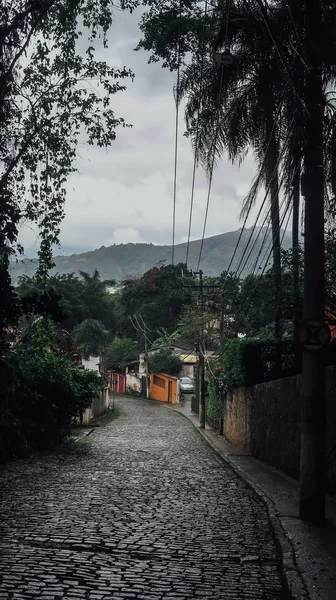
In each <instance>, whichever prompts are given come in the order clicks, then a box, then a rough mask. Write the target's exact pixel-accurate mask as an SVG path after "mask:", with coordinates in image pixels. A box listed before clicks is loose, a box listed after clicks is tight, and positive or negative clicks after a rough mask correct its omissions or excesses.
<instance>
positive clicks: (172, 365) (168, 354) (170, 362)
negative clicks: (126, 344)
mask: <svg viewBox="0 0 336 600" xmlns="http://www.w3.org/2000/svg"><path fill="white" fill-rule="evenodd" d="M148 362H149V365H148V366H149V372H150V373H166V374H167V375H177V374H178V373H180V371H181V368H182V361H181V360H180V358H179V357H178V356H177V355H176V354H173V352H172V351H171V350H169V349H162V350H159V351H158V352H155V354H152V355H151V356H150V358H149V361H148Z"/></svg>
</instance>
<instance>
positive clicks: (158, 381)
mask: <svg viewBox="0 0 336 600" xmlns="http://www.w3.org/2000/svg"><path fill="white" fill-rule="evenodd" d="M149 397H150V399H151V400H159V402H170V403H171V404H176V403H177V402H178V379H177V377H173V375H165V374H164V373H155V374H152V375H151V376H150V391H149Z"/></svg>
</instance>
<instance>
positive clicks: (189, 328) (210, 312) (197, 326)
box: [178, 303, 219, 342]
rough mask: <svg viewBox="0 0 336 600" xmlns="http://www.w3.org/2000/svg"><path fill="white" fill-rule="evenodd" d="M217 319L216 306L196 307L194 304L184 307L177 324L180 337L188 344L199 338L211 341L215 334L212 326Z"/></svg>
mask: <svg viewBox="0 0 336 600" xmlns="http://www.w3.org/2000/svg"><path fill="white" fill-rule="evenodd" d="M218 319H219V315H218V313H217V311H216V306H212V305H211V306H198V305H197V304H195V303H194V304H190V305H187V306H184V307H183V309H182V312H181V314H180V318H179V322H178V331H179V333H180V337H181V338H182V339H184V340H189V341H190V342H197V340H199V339H201V338H202V339H204V340H205V341H211V340H212V339H213V337H214V335H215V334H216V331H215V330H214V327H213V324H214V322H215V321H216V320H218Z"/></svg>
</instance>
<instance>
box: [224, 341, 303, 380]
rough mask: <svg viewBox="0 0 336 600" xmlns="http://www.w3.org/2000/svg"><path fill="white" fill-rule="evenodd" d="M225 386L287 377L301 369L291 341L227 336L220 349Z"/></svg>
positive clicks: (299, 360) (299, 358) (298, 355)
mask: <svg viewBox="0 0 336 600" xmlns="http://www.w3.org/2000/svg"><path fill="white" fill-rule="evenodd" d="M221 364H222V366H223V368H224V372H225V375H226V378H227V385H228V389H234V388H237V387H240V386H243V385H245V386H246V385H255V384H256V383H262V382H263V381H270V380H272V379H280V378H282V377H289V376H291V375H295V374H296V373H299V372H300V371H301V354H300V353H298V352H296V351H295V349H294V346H293V343H292V342H287V341H281V342H275V341H271V340H268V341H265V340H260V339H254V338H241V339H239V338H237V339H233V340H230V341H229V342H227V344H226V345H225V346H224V348H223V350H222V352H221Z"/></svg>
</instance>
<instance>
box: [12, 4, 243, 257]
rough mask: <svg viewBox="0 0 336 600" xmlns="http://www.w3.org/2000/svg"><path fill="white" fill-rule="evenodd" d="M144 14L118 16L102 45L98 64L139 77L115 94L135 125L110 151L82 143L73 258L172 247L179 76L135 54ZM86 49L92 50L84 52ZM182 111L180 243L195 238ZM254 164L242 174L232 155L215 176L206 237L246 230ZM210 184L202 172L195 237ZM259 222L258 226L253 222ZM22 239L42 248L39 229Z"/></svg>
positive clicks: (68, 226)
mask: <svg viewBox="0 0 336 600" xmlns="http://www.w3.org/2000/svg"><path fill="white" fill-rule="evenodd" d="M140 18H141V12H140V11H139V10H136V11H135V12H134V13H133V14H132V15H130V14H129V13H127V12H116V14H115V19H114V23H113V26H112V28H111V30H110V32H109V48H108V50H104V49H103V48H102V47H99V46H96V48H97V58H98V59H99V60H106V61H107V62H109V63H110V64H111V65H113V66H115V67H123V66H124V65H125V66H126V67H128V68H131V69H132V71H133V72H134V73H135V80H134V83H132V82H131V81H129V82H128V83H127V90H126V91H125V92H119V93H118V94H116V95H115V96H114V99H113V108H114V110H115V113H116V115H118V116H122V117H124V118H125V120H126V121H127V122H129V123H132V125H133V127H132V128H130V129H128V128H127V129H122V128H119V129H117V139H116V141H115V142H114V143H113V144H112V146H111V147H110V148H109V149H108V150H105V149H97V148H94V147H89V146H86V145H85V144H81V145H80V146H79V148H78V163H77V169H78V172H77V173H75V174H74V175H72V176H71V178H70V179H69V181H68V185H67V200H66V205H65V212H66V217H65V219H64V222H63V224H62V227H61V245H62V246H61V249H59V250H58V251H57V252H56V254H72V253H78V252H85V251H87V250H93V249H95V248H99V247H101V246H110V245H112V244H121V243H129V242H147V243H149V242H150V243H153V244H171V242H172V215H173V182H174V177H173V176H174V139H175V103H174V99H173V85H174V82H175V79H176V75H175V74H172V73H170V72H169V71H168V70H167V69H163V68H162V67H161V65H160V64H159V63H155V64H148V58H149V53H146V52H144V51H139V52H135V51H134V48H135V47H136V45H137V43H138V41H139V39H140V37H141V32H140V30H139V28H138V23H139V20H140ZM83 49H84V46H83ZM183 132H184V120H183V110H181V111H180V120H179V138H178V170H177V196H176V236H175V241H176V243H180V242H184V241H186V240H187V236H188V223H189V210H190V196H191V181H192V169H193V151H192V148H191V143H190V141H189V140H188V139H186V138H185V137H183ZM253 175H254V164H253V161H252V159H251V157H250V156H248V157H247V159H246V160H245V161H244V163H243V165H242V166H241V167H240V168H239V167H238V166H233V165H232V164H231V163H230V162H229V161H228V160H227V158H226V157H223V160H222V161H221V162H220V163H219V164H218V166H217V168H216V170H215V171H214V176H213V186H212V194H211V199H210V205H209V215H208V221H207V227H206V237H209V236H211V235H216V234H220V233H224V232H226V231H233V230H235V229H238V228H239V227H240V226H241V222H240V221H239V212H240V207H241V202H242V199H243V197H244V195H245V194H246V192H247V191H248V189H249V187H250V183H251V181H252V179H253ZM207 191H208V181H207V178H206V175H205V174H204V172H203V171H202V169H198V171H197V175H196V185H195V200H194V214H193V222H192V232H191V239H199V238H200V237H201V236H202V231H203V224H204V216H205V206H206V200H207ZM252 220H253V219H252V217H251V223H252ZM20 241H21V243H22V244H23V245H24V247H25V254H26V256H34V255H35V254H36V252H37V250H38V236H37V232H36V229H34V228H31V227H30V226H28V225H24V226H23V227H22V230H21V234H20Z"/></svg>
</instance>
